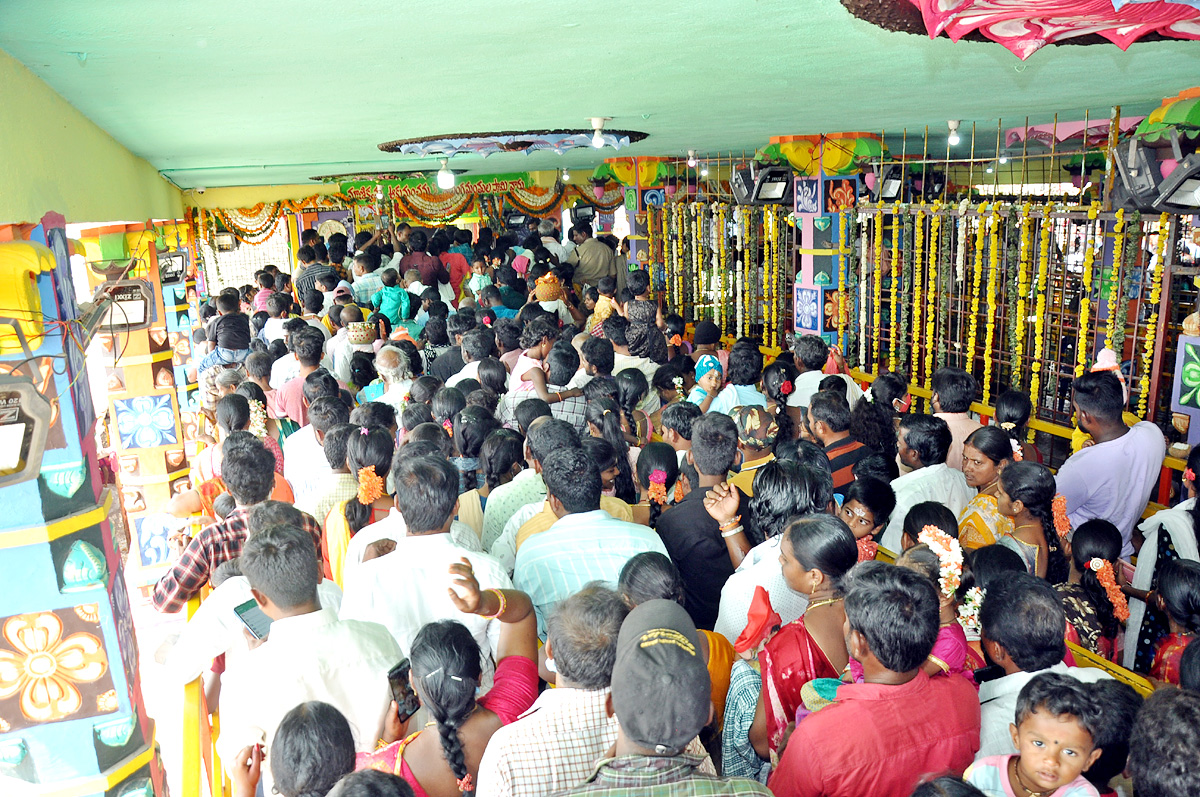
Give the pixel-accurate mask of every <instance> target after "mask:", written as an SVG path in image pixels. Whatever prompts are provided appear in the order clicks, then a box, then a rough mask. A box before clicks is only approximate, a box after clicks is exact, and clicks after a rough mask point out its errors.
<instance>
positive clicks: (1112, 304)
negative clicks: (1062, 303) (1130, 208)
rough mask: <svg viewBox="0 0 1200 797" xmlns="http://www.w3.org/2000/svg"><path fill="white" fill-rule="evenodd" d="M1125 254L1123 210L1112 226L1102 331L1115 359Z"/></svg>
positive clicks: (1118, 212) (1118, 353) (1123, 209)
mask: <svg viewBox="0 0 1200 797" xmlns="http://www.w3.org/2000/svg"><path fill="white" fill-rule="evenodd" d="M1124 252H1125V208H1119V209H1118V210H1117V218H1116V222H1115V223H1114V224H1113V253H1112V268H1110V269H1109V272H1108V326H1107V328H1106V329H1105V330H1104V341H1105V345H1106V346H1108V347H1109V348H1110V349H1112V350H1113V351H1117V359H1118V360H1119V359H1120V352H1119V351H1118V350H1117V348H1116V346H1115V345H1114V341H1115V340H1116V337H1117V335H1116V332H1117V305H1118V303H1119V301H1120V299H1119V296H1120V293H1121V259H1122V255H1123V254H1124ZM1121 321H1122V323H1121V326H1122V327H1124V326H1125V324H1124V321H1125V319H1124V318H1122V319H1121Z"/></svg>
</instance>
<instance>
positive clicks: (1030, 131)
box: [1004, 116, 1146, 147]
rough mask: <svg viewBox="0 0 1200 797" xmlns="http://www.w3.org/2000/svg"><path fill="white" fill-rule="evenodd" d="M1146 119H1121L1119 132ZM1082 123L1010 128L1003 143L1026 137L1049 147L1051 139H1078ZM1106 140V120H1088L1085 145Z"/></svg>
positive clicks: (1097, 143) (1125, 131)
mask: <svg viewBox="0 0 1200 797" xmlns="http://www.w3.org/2000/svg"><path fill="white" fill-rule="evenodd" d="M1145 118H1146V117H1144V116H1130V117H1124V116H1123V117H1121V124H1120V126H1121V132H1122V133H1128V132H1129V131H1130V130H1133V129H1134V128H1135V127H1137V126H1138V123H1139V122H1141V121H1142V120H1143V119H1145ZM1083 127H1084V121H1083V120H1082V119H1078V120H1076V121H1074V122H1058V124H1057V125H1056V124H1045V125H1030V126H1029V127H1024V126H1021V127H1010V128H1009V129H1008V130H1005V131H1004V143H1005V145H1006V146H1010V147H1011V146H1012V145H1013V144H1015V143H1016V142H1018V141H1024V140H1025V139H1026V137H1027V136H1028V139H1029V140H1030V141H1036V142H1038V143H1039V144H1045V145H1046V146H1050V141H1051V139H1054V138H1056V139H1058V140H1059V141H1067V140H1069V139H1072V138H1078V137H1079V136H1081V135H1082V134H1083ZM1107 140H1108V120H1107V119H1104V118H1099V119H1089V120H1088V121H1087V144H1088V146H1099V145H1100V144H1103V143H1104V142H1105V141H1107Z"/></svg>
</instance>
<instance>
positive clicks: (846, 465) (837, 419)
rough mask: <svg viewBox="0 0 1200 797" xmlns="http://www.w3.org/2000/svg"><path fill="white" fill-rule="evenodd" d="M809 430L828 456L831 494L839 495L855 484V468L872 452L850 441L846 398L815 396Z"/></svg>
mask: <svg viewBox="0 0 1200 797" xmlns="http://www.w3.org/2000/svg"><path fill="white" fill-rule="evenodd" d="M808 428H809V431H811V432H812V436H813V437H814V438H816V439H817V440H818V441H819V442H820V443H821V445H822V446H824V448H825V456H827V457H829V468H830V470H832V471H833V491H834V493H836V494H837V495H842V494H843V493H845V491H846V488H847V487H848V486H849V485H850V482H852V481H854V472H853V468H854V465H855V464H856V463H857V462H858V461H859V460H860V459H862V458H863V457H869V456H871V454H874V453H875V452H874V451H872V450H871V449H869V448H867V447H866V446H864V445H863V444H862V443H860V442H858V441H857V440H853V439H851V437H850V406H849V405H848V404H847V403H846V399H845V398H843V397H842V396H840V395H838V394H836V393H833V392H831V391H820V392H817V393H814V394H813V397H812V398H811V399H810V400H809V402H808Z"/></svg>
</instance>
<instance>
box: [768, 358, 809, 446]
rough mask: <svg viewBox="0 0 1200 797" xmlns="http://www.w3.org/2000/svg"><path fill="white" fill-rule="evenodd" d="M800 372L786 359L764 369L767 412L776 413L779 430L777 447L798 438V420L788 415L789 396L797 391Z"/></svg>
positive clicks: (776, 439)
mask: <svg viewBox="0 0 1200 797" xmlns="http://www.w3.org/2000/svg"><path fill="white" fill-rule="evenodd" d="M799 375H800V372H799V371H797V370H796V366H794V365H792V364H791V363H789V362H787V361H784V362H779V361H778V360H776V361H775V362H773V363H771V364H770V365H768V366H767V367H766V368H764V369H763V373H762V388H763V393H766V394H767V399H768V401H767V412H771V413H774V414H775V423H776V425H777V426H778V427H779V431H778V432H777V434H776V437H775V448H776V449H778V447H779V446H780V445H787V444H789V443H791V442H792V441H793V440H795V439H796V422H795V421H793V420H792V416H790V415H788V411H787V403H788V397H789V396H791V395H792V393H794V392H795V391H796V377H798V376H799Z"/></svg>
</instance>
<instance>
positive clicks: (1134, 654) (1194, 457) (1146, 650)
mask: <svg viewBox="0 0 1200 797" xmlns="http://www.w3.org/2000/svg"><path fill="white" fill-rule="evenodd" d="M1197 473H1200V446H1194V447H1193V448H1192V451H1191V453H1190V454H1188V458H1187V468H1186V469H1185V470H1184V471H1183V479H1182V485H1181V487H1182V492H1183V495H1184V496H1185V498H1184V500H1183V501H1181V502H1179V503H1178V504H1176V505H1175V506H1173V507H1171V508H1170V509H1163V510H1161V511H1160V512H1157V513H1155V514H1154V515H1152V516H1151V517H1149V518H1147V519H1146V520H1144V521H1142V524H1141V525H1140V526H1138V530H1139V531H1140V532H1141V533H1142V535H1143V536H1144V538H1145V542H1144V543H1143V544H1142V548H1141V550H1140V551H1138V558H1137V570H1136V571H1135V572H1134V574H1133V583H1132V584H1131V585H1129V586H1126V587H1125V594H1126V595H1128V596H1129V597H1131V598H1135V599H1136V600H1134V601H1133V602H1132V603H1130V604H1129V624H1128V626H1127V633H1126V634H1125V639H1126V643H1125V653H1124V658H1123V659H1122V662H1121V663H1122V664H1123V665H1124V666H1125V667H1126V668H1127V669H1130V670H1134V671H1135V672H1148V671H1149V670H1150V664H1151V660H1152V658H1153V656H1154V650H1155V648H1156V647H1157V645H1158V642H1159V640H1160V639H1162V638H1163V637H1164V636H1166V635H1167V634H1168V633H1170V628H1169V621H1168V618H1167V615H1166V614H1165V613H1164V612H1163V610H1162V608H1161V607H1159V606H1157V605H1156V604H1157V601H1152V600H1149V598H1150V597H1151V595H1150V593H1152V592H1154V591H1155V590H1157V589H1158V582H1159V574H1160V573H1161V572H1162V569H1163V568H1164V567H1165V566H1166V565H1167V564H1169V563H1171V562H1173V561H1175V560H1176V559H1191V560H1193V561H1194V560H1198V559H1200V550H1198V549H1197V545H1196V540H1197V538H1198V537H1200V501H1197V499H1196V492H1197V482H1196V474H1197ZM1135 640H1136V642H1135Z"/></svg>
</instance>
